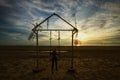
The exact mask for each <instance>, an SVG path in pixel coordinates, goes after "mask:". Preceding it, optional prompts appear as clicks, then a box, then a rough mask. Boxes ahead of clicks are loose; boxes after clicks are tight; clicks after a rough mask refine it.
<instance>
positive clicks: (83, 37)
mask: <svg viewBox="0 0 120 80" xmlns="http://www.w3.org/2000/svg"><path fill="white" fill-rule="evenodd" d="M77 39H78V40H80V41H84V40H85V34H84V33H82V32H79V33H78V36H77Z"/></svg>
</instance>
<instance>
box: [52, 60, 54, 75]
mask: <svg viewBox="0 0 120 80" xmlns="http://www.w3.org/2000/svg"><path fill="white" fill-rule="evenodd" d="M53 69H54V59H52V73H53Z"/></svg>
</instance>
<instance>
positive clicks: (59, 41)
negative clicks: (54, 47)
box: [58, 31, 60, 53]
mask: <svg viewBox="0 0 120 80" xmlns="http://www.w3.org/2000/svg"><path fill="white" fill-rule="evenodd" d="M58 47H59V53H60V31H58Z"/></svg>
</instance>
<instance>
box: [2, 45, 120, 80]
mask: <svg viewBox="0 0 120 80" xmlns="http://www.w3.org/2000/svg"><path fill="white" fill-rule="evenodd" d="M55 48H56V49H57V50H60V53H59V52H58V56H59V59H58V71H54V73H53V74H52V73H51V60H50V56H49V53H50V52H49V50H50V47H45V46H44V47H43V46H42V47H39V52H38V60H39V62H38V63H39V69H40V72H39V73H34V72H33V69H35V67H36V47H34V46H0V80H120V47H119V46H116V47H115V46H81V47H74V48H73V54H74V55H73V56H74V59H73V67H74V69H75V72H69V69H70V67H71V55H72V48H71V47H65V46H63V47H60V48H58V47H52V49H55Z"/></svg>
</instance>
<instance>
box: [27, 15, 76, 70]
mask: <svg viewBox="0 0 120 80" xmlns="http://www.w3.org/2000/svg"><path fill="white" fill-rule="evenodd" d="M52 16H57V17H58V18H60V19H61V20H63V21H64V22H66V23H67V24H68V25H69V26H71V27H72V28H73V29H48V21H49V19H50V18H51V17H52ZM46 21H47V29H42V28H41V24H42V23H44V22H46ZM38 31H50V45H51V32H52V31H58V35H59V36H60V31H71V32H72V57H71V70H72V69H73V38H74V34H75V33H77V32H78V29H77V28H76V27H74V26H73V25H72V24H70V23H69V22H68V21H66V20H65V19H63V18H62V17H60V16H59V15H58V14H56V13H53V14H52V15H50V16H49V17H47V18H46V19H45V20H43V21H42V22H40V23H39V24H36V25H34V28H33V29H32V33H31V34H30V36H29V37H28V39H29V40H30V39H31V38H32V37H33V35H36V50H37V53H36V69H35V72H39V64H38V51H39V45H38ZM58 40H59V45H60V37H58Z"/></svg>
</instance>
